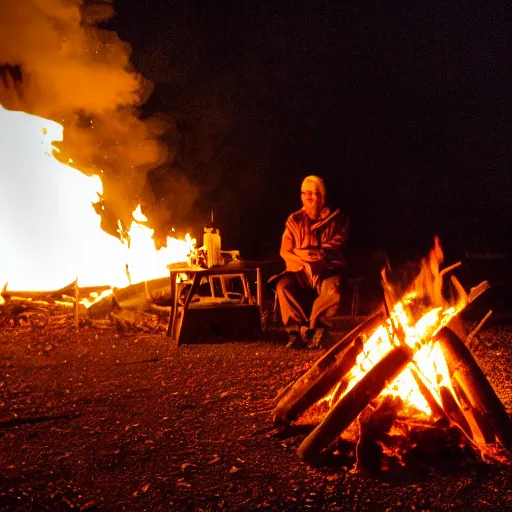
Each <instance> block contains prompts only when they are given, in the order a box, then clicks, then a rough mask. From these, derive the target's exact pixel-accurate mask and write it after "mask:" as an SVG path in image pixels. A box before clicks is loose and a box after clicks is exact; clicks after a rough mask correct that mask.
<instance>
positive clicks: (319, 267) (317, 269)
mask: <svg viewBox="0 0 512 512" xmlns="http://www.w3.org/2000/svg"><path fill="white" fill-rule="evenodd" d="M309 268H310V269H311V274H316V275H318V274H321V273H322V272H323V271H324V270H325V269H326V266H325V261H323V260H321V259H320V260H316V261H312V262H310V263H309Z"/></svg>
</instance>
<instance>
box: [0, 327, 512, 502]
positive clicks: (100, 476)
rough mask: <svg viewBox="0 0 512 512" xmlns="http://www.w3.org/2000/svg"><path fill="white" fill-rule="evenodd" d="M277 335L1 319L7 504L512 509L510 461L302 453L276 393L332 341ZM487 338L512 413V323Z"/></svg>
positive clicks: (301, 433)
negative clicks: (277, 414)
mask: <svg viewBox="0 0 512 512" xmlns="http://www.w3.org/2000/svg"><path fill="white" fill-rule="evenodd" d="M275 334H279V333H275ZM267 338H269V339H265V340H261V341H252V342H242V341H241V342H237V343H223V344H217V345H213V344H211V345H208V344H203V345H185V346H182V347H180V348H179V349H176V348H173V347H172V346H170V343H169V339H168V338H166V337H165V336H163V335H159V334H140V333H131V334H129V333H124V334H120V333H118V332H116V331H115V330H114V329H101V330H100V329H92V328H90V329H88V328H82V329H81V330H80V332H79V334H78V335H77V334H76V333H75V332H74V330H73V328H72V326H71V325H60V326H56V327H50V326H48V327H45V328H42V329H31V328H23V327H15V328H10V327H6V328H4V329H1V330H0V346H1V350H2V360H1V361H0V379H1V380H0V421H1V424H0V427H1V428H0V438H1V446H2V449H1V452H0V508H1V510H13V509H16V510H130V511H131V510H256V509H266V510H269V509H270V510H294V509H313V510H511V509H512V478H511V467H510V466H508V465H504V464H497V463H489V464H483V463H477V462H475V461H474V460H473V461H471V460H460V459H457V460H449V459H447V460H443V461H441V462H442V464H439V465H438V466H436V467H435V468H434V467H433V468H431V469H430V470H429V471H428V472H423V473H422V476H421V477H418V476H415V475H414V473H413V472H411V474H410V475H408V476H409V477H408V478H404V477H403V476H404V475H401V476H400V477H398V476H397V477H396V478H395V477H394V476H393V475H388V477H387V478H386V479H383V478H375V477H370V476H368V475H365V474H362V473H361V472H359V471H355V470H354V468H353V466H351V465H350V464H347V465H340V464H337V465H331V466H328V467H324V468H317V469H313V468H310V467H308V466H307V465H305V464H304V463H302V462H301V461H300V460H299V458H298V457H297V454H296V448H297V446H298V445H299V444H300V442H301V441H302V440H303V439H304V437H305V436H306V434H307V432H308V431H309V430H310V428H311V427H308V425H305V424H301V425H298V426H296V427H292V428H290V429H288V430H286V431H281V430H278V429H276V428H275V427H274V425H273V424H272V411H273V408H274V405H275V404H274V397H275V396H276V393H277V391H278V390H279V389H280V388H281V387H282V386H284V385H285V384H287V383H288V382H290V381H291V380H293V379H294V378H295V377H296V376H298V375H299V374H300V373H301V372H302V371H304V370H305V369H307V368H308V367H309V366H310V365H311V363H312V362H314V361H315V360H316V359H317V358H318V357H319V356H320V355H321V351H295V350H287V349H286V348H285V347H284V344H283V341H282V338H281V337H280V336H278V335H276V336H273V335H269V336H267ZM480 339H481V350H480V355H479V362H480V364H481V366H482V368H483V370H484V372H485V373H486V375H487V377H488V379H489V381H490V382H491V383H492V385H493V386H494V388H495V390H496V392H497V394H498V396H499V397H500V398H501V400H502V401H503V403H504V405H505V407H506V409H507V411H508V412H509V413H510V412H511V410H512V378H511V377H512V327H510V326H507V325H501V326H497V325H496V326H494V327H493V326H491V327H488V328H487V329H485V330H484V331H483V332H482V333H481V335H480ZM308 428H309V430H308Z"/></svg>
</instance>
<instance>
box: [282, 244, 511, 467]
mask: <svg viewBox="0 0 512 512" xmlns="http://www.w3.org/2000/svg"><path fill="white" fill-rule="evenodd" d="M443 259H444V257H443V252H442V249H441V246H440V243H439V240H438V239H437V238H436V240H435V244H434V248H433V249H432V250H431V251H430V253H429V255H428V257H426V258H424V259H423V260H422V261H421V262H420V263H419V264H418V265H416V266H415V269H414V272H412V273H411V272H409V274H410V275H411V274H412V276H413V277H412V278H411V277H410V275H409V277H408V278H407V277H406V276H404V275H403V274H404V273H396V272H395V273H394V272H392V271H391V270H390V269H389V268H388V269H385V270H383V272H382V284H383V289H384V297H385V298H384V301H383V306H382V308H381V309H380V310H378V311H377V312H376V313H374V314H373V315H371V316H370V317H368V318H367V319H366V320H365V321H364V322H363V323H361V324H360V325H359V326H357V327H356V328H355V329H354V330H352V332H350V333H349V334H347V335H346V336H345V337H344V338H343V339H342V340H341V341H339V342H338V343H337V344H336V345H334V346H333V347H332V348H331V349H330V350H329V351H328V352H327V353H325V354H324V355H323V356H322V357H321V358H320V359H319V360H317V361H316V362H315V363H314V364H313V365H312V367H311V368H310V369H309V370H308V371H307V372H306V373H305V374H303V375H302V376H301V377H300V378H299V379H297V380H296V381H295V382H292V383H290V384H289V385H288V386H287V387H286V388H285V389H284V390H282V391H281V392H280V394H279V395H278V397H277V402H278V403H277V406H276V408H275V410H274V423H275V424H278V425H283V424H284V425H288V424H289V423H290V422H293V421H296V420H299V419H300V418H301V417H302V416H306V415H309V416H313V417H314V418H315V420H318V418H319V419H320V422H319V423H318V425H317V426H316V428H314V430H313V431H312V432H311V433H310V434H309V435H308V436H307V437H306V438H305V439H304V440H303V442H302V443H301V444H300V446H299V447H298V455H299V457H300V458H301V459H302V460H304V461H305V462H306V463H308V464H309V465H319V464H322V463H323V462H325V458H326V456H327V455H332V454H334V453H339V451H340V450H343V448H339V447H340V445H343V441H344V440H345V441H347V440H351V441H355V442H356V444H357V446H356V450H355V451H356V458H357V465H358V466H359V467H365V468H372V469H377V470H383V469H388V468H389V467H390V466H391V465H392V464H396V465H397V467H398V466H401V467H404V466H405V465H406V462H407V460H408V459H409V458H410V457H411V454H413V453H417V452H419V451H421V450H424V452H429V451H430V452H432V450H434V446H437V447H439V446H440V445H443V444H444V445H445V446H448V445H452V446H457V447H458V448H461V449H464V450H466V451H469V452H471V453H472V454H474V455H475V456H476V457H477V458H480V459H483V460H490V459H491V460H500V461H506V460H508V455H509V453H510V452H512V421H511V419H510V417H509V415H508V414H507V411H506V410H505V408H504V406H503V404H502V403H501V401H500V400H499V398H498V397H497V395H496V393H495V392H494V390H493V388H492V386H491V385H490V383H489V381H488V380H487V378H486V377H485V375H484V373H483V372H482V370H481V368H480V367H479V365H478V363H477V361H476V359H475V357H474V356H473V354H472V352H471V350H470V348H468V345H469V343H468V341H469V340H468V337H466V335H465V333H464V331H463V328H462V321H461V316H460V315H461V313H462V311H463V310H464V308H466V306H467V305H468V304H470V303H471V302H473V301H474V300H475V299H476V298H477V297H478V296H480V295H481V293H483V292H484V291H485V290H486V289H487V288H488V287H489V285H488V283H487V282H483V283H481V284H480V285H479V286H476V287H475V288H473V289H471V290H470V292H469V293H467V292H466V291H465V289H464V288H463V286H462V285H461V284H460V282H459V281H458V280H457V278H456V277H455V276H454V275H452V274H451V271H452V270H454V269H455V268H456V267H458V266H459V264H455V265H452V266H450V267H447V268H445V269H442V270H441V269H440V266H441V264H442V262H443ZM397 274H398V275H397ZM306 413H307V414H306Z"/></svg>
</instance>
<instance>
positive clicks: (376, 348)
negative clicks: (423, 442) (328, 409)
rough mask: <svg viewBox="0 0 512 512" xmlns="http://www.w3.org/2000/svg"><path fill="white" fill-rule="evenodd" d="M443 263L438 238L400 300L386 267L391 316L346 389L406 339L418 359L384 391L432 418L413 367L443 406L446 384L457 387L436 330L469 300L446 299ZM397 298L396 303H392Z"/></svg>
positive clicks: (369, 340)
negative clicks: (449, 301)
mask: <svg viewBox="0 0 512 512" xmlns="http://www.w3.org/2000/svg"><path fill="white" fill-rule="evenodd" d="M442 261H443V254H442V250H441V246H440V243H439V240H438V239H437V238H436V240H435V245H434V248H433V249H432V251H431V252H430V255H429V257H428V258H427V259H425V260H423V261H422V262H421V266H420V270H419V273H418V274H417V276H416V278H415V280H414V281H413V283H412V285H411V286H410V287H409V288H408V289H407V290H406V291H405V293H404V295H403V297H402V298H400V299H399V300H397V299H396V297H397V295H398V292H397V291H396V288H397V287H393V286H392V285H391V284H390V282H389V281H388V276H387V274H386V272H385V271H383V287H384V290H385V294H386V302H387V303H388V310H389V318H388V320H387V321H386V322H385V323H384V324H382V325H380V326H379V327H378V328H377V329H376V330H375V331H374V332H373V333H371V334H370V335H369V336H367V337H366V339H364V348H363V351H362V352H361V354H359V356H358V357H357V360H356V364H355V365H354V367H353V368H352V369H351V371H350V373H349V375H347V380H348V386H347V389H346V390H345V391H344V393H348V392H349V391H350V390H351V389H352V388H353V387H354V386H355V385H356V384H357V383H358V382H359V381H360V380H361V379H362V378H363V377H364V376H365V375H366V373H367V372H368V371H369V370H370V369H372V368H373V367H374V366H375V364H377V363H378V362H379V361H380V360H381V359H382V358H383V357H384V356H385V355H386V354H387V353H389V352H390V351H391V350H392V349H393V348H394V347H396V346H398V345H400V344H404V343H405V344H407V345H408V346H409V347H411V348H412V349H414V351H415V355H414V357H413V362H412V363H411V364H410V365H408V366H407V367H406V368H405V370H404V371H403V372H402V373H401V374H400V375H399V376H398V377H397V378H396V379H395V380H394V381H393V382H391V383H389V385H388V386H387V387H386V389H385V390H384V391H383V393H382V394H383V395H391V396H399V397H400V398H401V399H402V401H403V403H404V413H405V414H408V415H412V416H416V417H422V416H423V417H428V416H430V415H431V414H432V411H431V409H430V406H429V404H428V403H427V400H426V399H425V397H424V395H423V393H422V392H421V391H420V389H419V387H418V384H417V382H416V379H415V378H414V375H413V369H411V365H412V366H413V367H414V371H417V373H419V374H420V375H421V377H422V380H423V381H424V383H425V385H426V386H427V387H428V389H429V390H430V392H431V394H432V396H433V398H434V399H435V400H436V401H437V402H438V403H439V405H440V406H441V398H440V395H439V393H438V389H439V388H440V386H441V385H444V386H448V387H449V388H451V384H450V377H449V372H448V367H447V364H446V360H445V358H444V354H443V351H442V349H441V347H440V345H439V343H438V342H436V334H437V333H438V332H439V331H440V330H441V329H442V328H443V327H445V326H446V325H448V324H449V323H450V321H451V320H452V319H453V318H454V317H455V316H456V315H457V314H458V313H459V312H460V311H461V310H462V309H463V308H464V307H465V305H466V301H467V297H466V296H465V295H459V296H458V297H457V298H456V299H455V300H454V303H453V304H449V303H448V302H447V301H446V300H445V299H444V298H443V296H442V293H441V292H442V273H441V272H440V271H439V265H440V263H441V262H442ZM391 301H395V302H393V303H392V304H391V305H389V302H391ZM335 396H336V390H335V391H334V392H333V393H331V394H330V395H329V396H328V397H326V398H325V399H324V400H328V401H332V400H333V398H334V397H335ZM331 405H332V404H331Z"/></svg>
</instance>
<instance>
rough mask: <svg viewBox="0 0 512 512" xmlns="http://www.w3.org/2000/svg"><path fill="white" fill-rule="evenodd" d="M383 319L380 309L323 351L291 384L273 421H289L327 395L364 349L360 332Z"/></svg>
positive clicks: (369, 329)
mask: <svg viewBox="0 0 512 512" xmlns="http://www.w3.org/2000/svg"><path fill="white" fill-rule="evenodd" d="M383 319H384V313H383V312H381V311H379V312H377V313H375V314H374V315H372V316H371V317H369V318H368V319H367V320H365V321H364V322H363V323H361V324H360V325H358V326H357V327H356V328H355V329H353V330H352V331H351V332H349V333H348V334H347V335H346V336H345V337H344V338H342V339H341V340H340V341H339V342H338V343H336V345H334V346H333V347H332V348H331V349H330V350H329V351H328V352H327V353H326V354H324V355H323V356H322V357H321V358H320V359H319V360H318V361H317V362H316V363H315V364H314V365H313V366H312V367H311V368H310V369H309V371H307V372H306V373H305V374H304V375H302V376H301V377H300V378H299V379H298V380H297V381H296V382H295V383H294V384H293V385H292V386H290V385H288V386H287V387H286V388H285V391H284V393H282V394H280V395H279V397H280V400H279V403H278V404H277V406H276V408H275V409H274V419H273V421H274V424H279V423H285V424H287V423H289V422H290V421H293V420H295V419H296V418H297V417H298V416H299V415H300V414H301V413H303V412H304V411H305V410H307V409H308V408H309V407H311V405H313V404H314V403H315V402H317V401H318V400H320V399H321V398H323V397H324V396H326V395H327V394H328V393H329V391H330V390H331V389H332V388H333V387H334V386H335V385H336V383H337V382H338V381H339V380H340V379H342V378H343V376H344V375H345V374H346V373H347V372H348V371H349V370H350V369H351V368H352V366H353V365H354V363H355V360H356V357H357V356H358V355H359V354H360V353H361V350H362V348H363V343H362V340H361V336H362V335H363V334H365V333H367V332H370V331H372V330H373V329H375V328H376V327H377V326H378V325H379V324H380V323H381V322H382V321H383Z"/></svg>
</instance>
